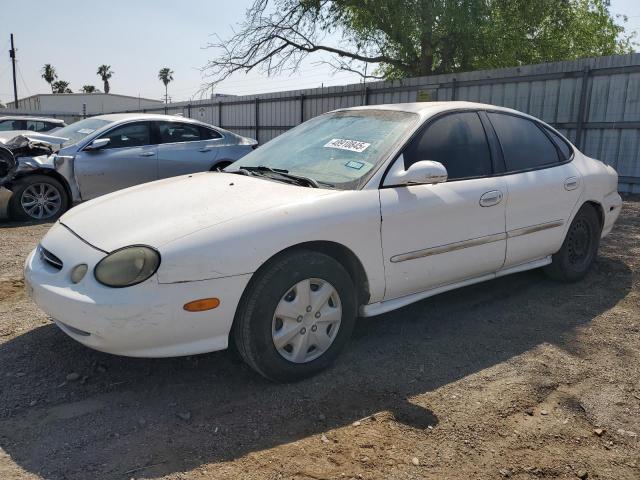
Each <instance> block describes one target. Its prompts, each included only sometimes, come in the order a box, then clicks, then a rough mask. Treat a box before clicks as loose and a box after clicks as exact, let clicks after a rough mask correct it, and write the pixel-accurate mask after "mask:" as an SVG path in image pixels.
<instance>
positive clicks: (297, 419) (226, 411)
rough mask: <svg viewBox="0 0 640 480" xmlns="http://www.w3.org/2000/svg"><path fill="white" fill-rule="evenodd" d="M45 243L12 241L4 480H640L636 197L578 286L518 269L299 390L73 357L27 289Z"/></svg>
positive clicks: (418, 312)
mask: <svg viewBox="0 0 640 480" xmlns="http://www.w3.org/2000/svg"><path fill="white" fill-rule="evenodd" d="M47 228H48V225H31V226H18V225H6V224H5V225H2V226H0V479H2V480H10V479H18V478H19V479H23V478H29V479H30V478H47V479H69V480H80V479H82V480H84V479H112V478H113V479H119V478H123V479H130V478H167V479H208V478H243V479H245V478H246V479H289V478H294V479H318V480H319V479H334V478H335V479H342V478H346V479H349V478H357V479H383V478H384V479H423V478H426V479H468V478H469V479H470V478H474V479H475V478H477V479H490V478H513V479H534V478H583V479H584V478H589V479H595V478H600V479H616V480H621V479H636V480H637V479H640V438H639V437H638V435H640V282H639V279H640V199H638V198H635V199H627V201H625V203H624V207H623V214H622V216H621V218H620V220H619V223H618V224H617V226H616V227H615V229H614V231H613V233H612V234H611V235H610V236H609V237H608V238H607V239H606V240H605V241H604V244H603V245H602V248H601V255H600V257H599V260H598V262H597V264H596V266H595V268H594V270H593V272H592V273H590V274H589V275H588V277H587V278H586V279H585V280H583V281H581V282H579V283H576V284H572V285H564V284H558V283H554V282H552V281H550V280H548V279H547V278H546V277H545V276H544V275H543V274H542V273H541V272H539V271H532V272H525V273H521V274H516V275H513V276H509V277H505V278H501V279H498V280H494V281H491V282H488V283H484V284H480V285H475V286H472V287H468V288H464V289H462V290H458V291H454V292H449V293H447V294H443V295H440V296H437V297H435V298H432V299H429V300H425V301H422V302H420V303H417V304H414V305H412V306H409V307H406V308H403V309H401V310H399V311H396V312H393V313H389V314H386V315H382V316H380V317H376V318H371V319H361V320H359V322H358V326H357V327H356V332H355V335H354V338H353V340H352V342H351V343H350V345H349V348H348V350H347V351H346V352H345V353H344V354H343V355H342V356H341V358H340V359H339V361H338V363H337V364H336V366H335V367H334V368H332V369H330V370H329V371H326V372H324V373H323V374H321V375H319V376H317V377H315V378H313V379H310V380H307V381H304V382H301V383H297V384H292V385H276V384H272V383H269V382H267V381H265V380H263V379H262V378H260V377H258V376H257V375H256V374H254V373H253V372H252V371H251V370H249V368H248V367H246V366H245V365H244V364H242V363H241V362H239V361H238V360H237V358H236V357H235V356H234V355H233V354H232V353H230V352H219V353H213V354H208V355H201V356H194V357H187V358H176V359H157V360H146V359H130V358H121V357H116V356H111V355H107V354H102V353H98V352H94V351H91V350H89V349H87V348H85V347H83V346H81V345H80V344H77V343H75V342H74V341H73V340H71V339H70V338H68V337H66V336H65V335H64V334H63V333H62V332H61V331H60V330H58V328H57V327H56V326H55V325H54V324H52V323H51V321H50V319H49V318H47V316H46V315H45V314H44V313H42V312H41V311H39V310H38V308H36V306H35V305H34V304H33V303H32V302H31V301H30V300H29V299H28V298H27V297H26V296H25V293H24V290H23V281H22V264H23V261H24V258H25V256H26V254H27V253H28V251H29V250H31V249H32V248H33V247H35V245H36V244H37V242H38V240H39V238H40V237H41V236H42V235H43V234H44V233H45V232H46V231H47ZM69 375H70V376H69ZM68 376H69V377H68ZM75 377H78V378H77V379H76V380H73V378H75Z"/></svg>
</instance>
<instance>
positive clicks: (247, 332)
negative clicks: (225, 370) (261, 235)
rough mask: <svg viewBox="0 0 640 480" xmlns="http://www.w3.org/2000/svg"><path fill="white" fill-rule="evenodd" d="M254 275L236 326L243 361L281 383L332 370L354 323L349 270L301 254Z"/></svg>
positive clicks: (278, 260) (319, 255)
mask: <svg viewBox="0 0 640 480" xmlns="http://www.w3.org/2000/svg"><path fill="white" fill-rule="evenodd" d="M256 275H257V276H256V277H254V279H252V281H251V283H250V284H249V286H248V288H247V291H246V292H245V294H244V295H243V297H242V299H241V303H240V306H239V308H238V312H237V313H236V318H235V322H234V326H233V337H234V341H235V345H236V348H237V350H238V353H240V355H241V357H242V358H243V359H244V361H245V362H246V363H247V364H248V365H249V366H250V367H251V368H253V369H254V370H255V371H256V372H258V373H260V374H261V375H263V376H264V377H266V378H268V379H270V380H273V381H278V382H292V381H296V380H301V379H303V378H307V377H310V376H312V375H314V374H316V373H318V372H320V371H321V370H323V369H325V368H327V367H328V366H329V365H331V364H332V363H333V361H334V360H335V359H336V357H337V356H338V355H339V353H340V351H341V350H342V349H343V348H344V346H345V345H346V343H347V341H348V340H349V337H350V336H351V332H352V331H353V327H354V324H355V320H356V312H357V301H356V293H355V288H354V286H353V281H352V279H351V277H350V275H349V274H348V273H347V271H346V270H345V268H344V267H343V266H342V265H341V264H340V263H338V262H337V261H336V260H335V259H334V258H332V257H330V256H328V255H324V254H322V253H317V252H312V251H308V250H297V251H294V252H290V253H287V254H285V255H284V256H282V257H280V258H276V259H275V260H273V261H271V262H270V263H269V264H267V266H266V267H265V268H264V269H263V270H261V271H258V273H257V274H256ZM307 281H308V284H307ZM307 285H308V287H307ZM305 292H308V295H309V299H310V300H309V301H306V295H307V293H305ZM324 297H327V300H326V301H323V299H324ZM299 302H300V303H299ZM306 303H309V304H310V305H308V306H307V307H308V308H307V307H305V306H304V305H303V304H306ZM311 304H314V305H313V308H312V307H311ZM309 308H311V310H309ZM283 313H286V314H287V315H283ZM294 317H295V318H294ZM336 319H338V320H337V321H336ZM289 333H290V334H289ZM289 337H291V338H290V339H289ZM276 339H278V340H279V345H278V346H276ZM287 342H288V343H287Z"/></svg>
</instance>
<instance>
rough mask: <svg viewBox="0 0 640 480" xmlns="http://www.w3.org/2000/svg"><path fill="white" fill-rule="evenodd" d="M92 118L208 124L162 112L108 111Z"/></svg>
mask: <svg viewBox="0 0 640 480" xmlns="http://www.w3.org/2000/svg"><path fill="white" fill-rule="evenodd" d="M91 118H99V119H101V120H107V121H109V122H120V121H123V120H165V121H180V122H188V123H198V124H201V125H208V124H206V123H203V122H200V121H199V120H194V119H193V118H188V117H182V116H180V115H164V114H160V113H107V114H105V115H96V116H93V117H91ZM209 126H210V125H209Z"/></svg>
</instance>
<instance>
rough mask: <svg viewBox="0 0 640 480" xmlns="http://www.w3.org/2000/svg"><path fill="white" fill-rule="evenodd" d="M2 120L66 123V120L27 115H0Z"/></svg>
mask: <svg viewBox="0 0 640 480" xmlns="http://www.w3.org/2000/svg"><path fill="white" fill-rule="evenodd" d="M0 120H37V121H41V122H53V123H64V120H61V119H59V118H51V117H31V116H27V115H0Z"/></svg>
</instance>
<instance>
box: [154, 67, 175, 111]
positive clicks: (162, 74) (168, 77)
mask: <svg viewBox="0 0 640 480" xmlns="http://www.w3.org/2000/svg"><path fill="white" fill-rule="evenodd" d="M158 80H160V81H161V82H162V83H164V103H168V100H167V99H168V98H169V97H168V92H169V91H168V85H169V82H171V81H173V70H171V69H170V68H169V67H164V68H161V69H160V71H159V72H158Z"/></svg>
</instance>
